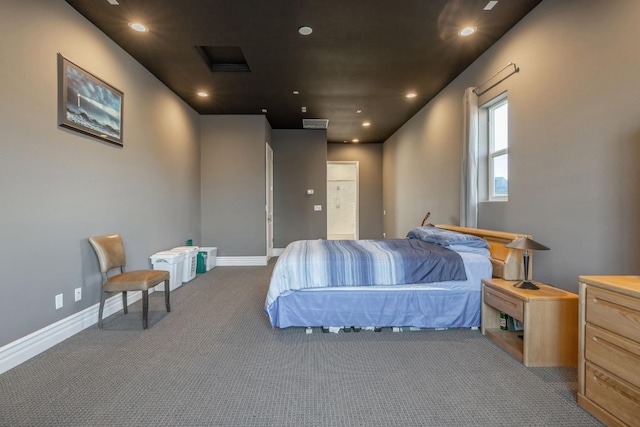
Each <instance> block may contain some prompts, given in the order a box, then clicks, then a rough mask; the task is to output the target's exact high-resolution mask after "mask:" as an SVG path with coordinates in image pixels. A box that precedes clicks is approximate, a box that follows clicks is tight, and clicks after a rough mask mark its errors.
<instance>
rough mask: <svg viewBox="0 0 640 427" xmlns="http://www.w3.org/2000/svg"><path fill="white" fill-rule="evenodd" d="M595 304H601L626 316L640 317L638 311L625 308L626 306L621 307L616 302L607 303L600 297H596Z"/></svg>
mask: <svg viewBox="0 0 640 427" xmlns="http://www.w3.org/2000/svg"><path fill="white" fill-rule="evenodd" d="M593 302H594V304H600V305H603V306H605V307H609V308H610V309H612V310H615V311H618V312H620V313H626V314H631V315H634V316H639V315H640V312H638V311H637V310H633V309H631V308H628V307H625V306H624V305H620V304H616V303H615V302H611V301H607V300H604V299H600V298H598V297H594V298H593Z"/></svg>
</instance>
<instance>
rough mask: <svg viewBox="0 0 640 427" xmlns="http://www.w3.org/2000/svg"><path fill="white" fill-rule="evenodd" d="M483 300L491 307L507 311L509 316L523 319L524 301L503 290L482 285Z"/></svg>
mask: <svg viewBox="0 0 640 427" xmlns="http://www.w3.org/2000/svg"><path fill="white" fill-rule="evenodd" d="M483 292H484V302H485V304H488V305H490V306H491V307H493V308H495V309H497V310H500V311H502V312H505V313H507V314H508V315H509V316H511V317H513V318H515V319H518V320H519V321H521V322H522V321H524V302H523V301H522V300H520V299H518V298H515V297H513V296H511V295H508V294H505V293H504V292H500V291H496V290H494V289H492V288H489V287H487V286H484V290H483Z"/></svg>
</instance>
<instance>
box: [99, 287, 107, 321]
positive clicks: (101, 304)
mask: <svg viewBox="0 0 640 427" xmlns="http://www.w3.org/2000/svg"><path fill="white" fill-rule="evenodd" d="M105 299H106V296H105V293H104V291H102V292H101V293H100V310H98V329H102V312H103V311H104V300H105Z"/></svg>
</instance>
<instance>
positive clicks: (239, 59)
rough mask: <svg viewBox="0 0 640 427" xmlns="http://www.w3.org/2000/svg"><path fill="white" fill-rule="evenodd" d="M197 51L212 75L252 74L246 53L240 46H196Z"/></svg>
mask: <svg viewBox="0 0 640 427" xmlns="http://www.w3.org/2000/svg"><path fill="white" fill-rule="evenodd" d="M196 50H197V51H198V53H199V54H200V56H202V59H203V60H204V62H205V63H206V64H207V67H209V70H211V72H212V73H215V72H235V73H243V72H251V69H250V68H249V64H247V60H246V59H245V57H244V53H242V49H240V47H238V46H196Z"/></svg>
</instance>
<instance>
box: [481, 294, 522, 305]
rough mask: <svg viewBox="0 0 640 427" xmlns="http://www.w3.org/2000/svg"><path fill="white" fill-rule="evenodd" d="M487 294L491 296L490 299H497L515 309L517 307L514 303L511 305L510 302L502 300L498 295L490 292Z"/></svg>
mask: <svg viewBox="0 0 640 427" xmlns="http://www.w3.org/2000/svg"><path fill="white" fill-rule="evenodd" d="M487 294H488V295H490V296H492V297H494V298H496V299H499V300H500V301H501V302H503V303H505V304H509V305H510V306H512V307H517V305H516V304H515V303H512V302H511V301H508V300H506V299H504V298H502V297H501V296H500V295H496V294H494V293H491V292H487Z"/></svg>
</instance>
